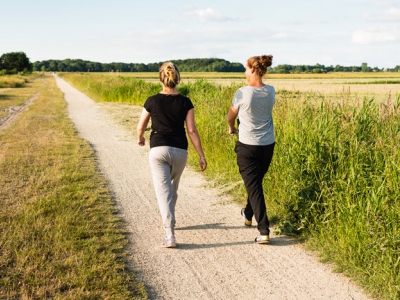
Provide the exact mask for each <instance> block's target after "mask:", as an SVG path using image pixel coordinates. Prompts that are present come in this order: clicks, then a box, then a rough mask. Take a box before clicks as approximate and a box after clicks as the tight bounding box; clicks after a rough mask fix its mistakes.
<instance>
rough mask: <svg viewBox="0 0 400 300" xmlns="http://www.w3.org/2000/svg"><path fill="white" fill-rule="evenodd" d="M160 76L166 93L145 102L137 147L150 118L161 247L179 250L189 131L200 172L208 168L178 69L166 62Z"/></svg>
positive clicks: (151, 157) (143, 141)
mask: <svg viewBox="0 0 400 300" xmlns="http://www.w3.org/2000/svg"><path fill="white" fill-rule="evenodd" d="M159 77H160V82H161V84H162V87H163V90H162V91H161V92H160V93H158V94H156V95H153V96H151V97H149V98H148V99H147V100H146V102H145V104H144V108H143V111H142V115H141V117H140V120H139V124H138V126H137V135H138V144H139V145H140V146H144V145H145V138H144V132H145V130H146V127H147V124H148V122H149V120H150V118H151V134H150V154H149V162H150V168H151V172H152V176H153V182H154V188H155V192H156V196H157V201H158V205H159V208H160V212H161V217H162V221H163V226H164V229H165V237H164V240H163V242H162V246H163V247H167V248H172V247H176V239H175V234H174V227H175V204H176V200H177V197H178V194H177V191H178V186H179V180H180V177H181V175H182V172H183V170H184V168H185V166H186V161H187V155H188V151H187V149H188V140H187V137H186V131H187V134H188V136H189V138H190V140H191V142H192V144H193V146H194V148H195V149H196V151H197V153H198V155H199V164H200V170H201V171H204V170H205V169H206V167H207V162H206V159H205V157H204V153H203V149H202V146H201V141H200V136H199V133H198V131H197V128H196V125H195V121H194V107H193V104H192V101H191V100H190V99H189V98H188V97H185V96H183V95H181V94H179V93H178V90H177V85H178V84H179V82H180V73H179V70H178V68H177V67H176V66H175V65H174V64H173V63H171V62H166V63H164V64H163V65H162V66H161V67H160V69H159ZM185 123H186V131H185Z"/></svg>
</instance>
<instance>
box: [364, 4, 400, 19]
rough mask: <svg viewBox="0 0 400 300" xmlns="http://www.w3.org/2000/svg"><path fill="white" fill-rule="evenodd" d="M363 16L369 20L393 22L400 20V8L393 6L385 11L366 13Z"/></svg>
mask: <svg viewBox="0 0 400 300" xmlns="http://www.w3.org/2000/svg"><path fill="white" fill-rule="evenodd" d="M363 18H364V19H365V20H367V21H374V22H375V21H379V22H393V21H395V22H396V21H400V8H398V7H395V6H392V7H390V8H388V9H386V10H385V11H382V12H376V13H372V14H371V13H365V14H363Z"/></svg>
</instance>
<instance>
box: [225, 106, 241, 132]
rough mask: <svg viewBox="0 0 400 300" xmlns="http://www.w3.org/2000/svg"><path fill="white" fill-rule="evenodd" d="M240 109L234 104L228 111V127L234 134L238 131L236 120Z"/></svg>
mask: <svg viewBox="0 0 400 300" xmlns="http://www.w3.org/2000/svg"><path fill="white" fill-rule="evenodd" d="M238 113H239V112H238V110H237V109H236V108H235V106H234V105H233V104H232V105H231V107H230V108H229V112H228V117H227V119H226V121H227V123H228V128H229V134H230V135H233V134H236V133H237V129H236V127H235V120H236V117H237V115H238Z"/></svg>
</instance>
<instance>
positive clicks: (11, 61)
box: [0, 52, 32, 72]
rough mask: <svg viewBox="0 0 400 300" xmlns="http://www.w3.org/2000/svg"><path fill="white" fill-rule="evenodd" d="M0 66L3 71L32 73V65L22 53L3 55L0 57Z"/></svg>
mask: <svg viewBox="0 0 400 300" xmlns="http://www.w3.org/2000/svg"><path fill="white" fill-rule="evenodd" d="M0 66H1V68H2V69H3V70H8V71H11V70H16V71H17V72H22V71H24V70H28V71H32V64H31V62H30V61H29V58H28V57H27V56H26V54H25V53H24V52H9V53H4V54H3V55H2V56H1V57H0Z"/></svg>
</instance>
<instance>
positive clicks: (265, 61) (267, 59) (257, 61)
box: [247, 55, 273, 77]
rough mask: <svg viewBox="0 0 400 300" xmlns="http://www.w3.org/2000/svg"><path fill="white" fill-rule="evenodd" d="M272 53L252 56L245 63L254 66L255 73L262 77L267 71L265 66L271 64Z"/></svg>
mask: <svg viewBox="0 0 400 300" xmlns="http://www.w3.org/2000/svg"><path fill="white" fill-rule="evenodd" d="M272 57H273V56H272V55H261V56H253V57H250V58H249V59H248V60H247V65H248V66H249V67H250V68H254V70H255V72H256V74H257V75H258V76H260V77H263V76H264V75H265V73H267V68H268V67H270V66H271V65H272Z"/></svg>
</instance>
